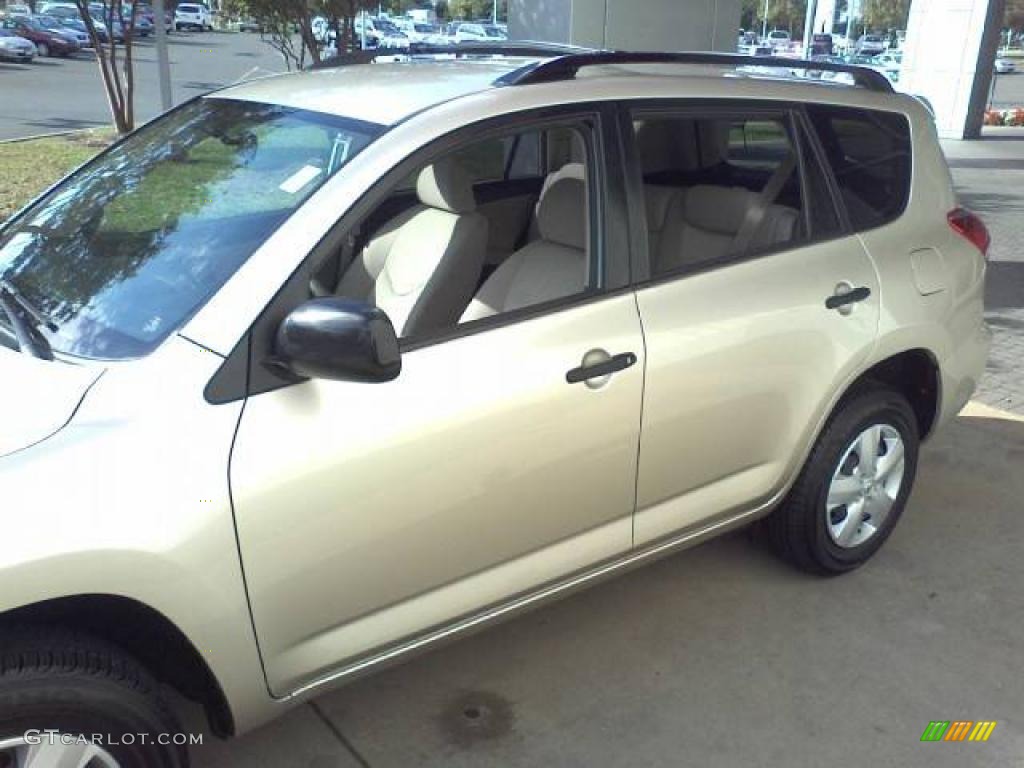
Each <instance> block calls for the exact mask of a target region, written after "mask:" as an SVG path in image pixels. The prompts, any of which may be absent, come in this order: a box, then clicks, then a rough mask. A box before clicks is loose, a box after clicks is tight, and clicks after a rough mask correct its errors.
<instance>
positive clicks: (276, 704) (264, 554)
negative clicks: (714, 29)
mask: <svg viewBox="0 0 1024 768" xmlns="http://www.w3.org/2000/svg"><path fill="white" fill-rule="evenodd" d="M180 8H181V6H179V10H180ZM459 52H460V55H461V58H456V59H453V58H451V56H450V55H449V58H447V59H438V58H434V59H426V60H419V59H414V60H410V61H405V62H398V63H388V64H364V65H351V66H335V67H329V68H322V69H318V70H316V71H310V72H303V73H297V74H289V75H282V76H275V77H268V78H265V79H261V80H256V81H251V82H248V83H243V84H238V85H234V86H231V87H229V88H226V89H223V90H220V91H217V92H215V93H211V94H208V95H205V96H202V97H200V98H196V99H193V100H192V101H189V102H187V103H185V104H183V105H181V106H179V107H177V108H175V109H174V110H172V111H170V112H169V113H167V114H166V115H164V116H163V117H161V118H159V119H157V120H154V121H153V122H152V123H149V124H148V125H146V126H144V127H143V128H141V129H140V130H138V131H136V132H134V133H133V134H131V135H129V136H128V137H126V138H125V139H123V140H122V141H120V142H118V143H116V144H115V145H113V146H112V147H111V148H110V149H108V150H107V151H105V152H104V153H102V154H101V155H99V156H98V157H97V158H95V159H94V160H92V161H91V162H89V163H87V164H86V165H84V166H83V167H81V168H80V169H78V170H77V171H75V172H74V173H72V174H71V175H70V176H68V177H67V178H66V179H64V180H63V181H61V182H60V183H58V184H57V185H56V186H54V187H53V188H52V189H50V190H49V191H48V192H46V193H45V194H43V195H42V196H41V197H39V198H38V199H37V200H36V201H34V202H32V203H31V204H30V205H28V206H27V207H26V208H25V209H24V210H22V211H21V212H20V213H18V214H17V215H16V216H15V217H13V218H12V219H11V220H10V221H9V222H7V224H6V225H5V226H4V227H3V229H2V231H0V342H2V343H0V381H2V382H3V383H2V392H3V397H2V398H0V424H2V428H0V456H2V458H0V499H2V508H3V553H2V554H0V584H2V587H0V758H4V757H6V760H5V761H3V762H2V764H3V765H17V766H24V765H36V764H37V763H33V762H32V760H39V761H41V762H39V763H38V765H43V764H45V765H57V764H60V765H69V766H70V765H84V764H85V763H86V761H91V762H89V763H88V764H89V765H90V766H104V768H111V767H112V766H121V767H122V768H134V767H136V766H165V767H170V766H181V765H184V764H185V763H186V761H187V759H188V756H187V754H186V752H185V750H184V747H182V746H180V745H178V744H177V742H176V741H175V740H174V739H169V738H166V737H164V738H160V735H161V734H176V733H178V732H180V731H181V726H180V725H179V724H178V722H177V720H176V716H175V715H174V714H173V713H172V711H171V709H170V708H169V707H168V706H167V704H166V702H165V701H164V700H163V699H162V694H161V692H160V691H161V688H160V687H159V686H158V684H157V683H158V682H161V683H165V684H167V685H169V686H173V687H175V688H177V689H178V690H179V691H180V692H181V693H182V694H184V695H185V696H186V697H188V698H191V699H194V700H196V701H198V702H201V703H202V704H203V705H204V706H205V710H206V712H207V714H208V716H209V720H210V724H211V729H212V731H213V732H215V733H217V734H221V735H229V734H233V733H240V732H242V731H245V730H247V729H251V728H253V727H255V726H256V725H258V724H260V723H262V722H264V721H266V720H268V719H269V718H271V717H273V716H274V715H277V714H279V713H280V712H282V711H283V710H285V709H286V708H287V707H288V706H289V705H292V704H295V703H296V702H299V701H302V700H304V699H306V698H309V697H311V696H314V695H316V694H318V693H320V692H322V691H325V690H327V689H328V688H329V687H330V686H333V685H337V684H341V683H344V682H346V681H347V680H350V679H352V678H353V677H354V676H356V675H359V674H362V673H364V672H369V671H371V670H374V669H377V668H379V667H381V666H382V665H384V664H387V663H390V662H393V661H396V660H399V659H402V658H405V657H407V656H409V655H410V654H411V653H413V652H415V651H417V650H420V649H423V648H427V647H429V646H431V645H432V644H434V643H436V642H437V641H440V640H442V639H446V638H450V637H455V636H457V635H459V634H461V633H464V632H467V631H470V630H472V629H474V628H477V627H480V626H482V625H484V624H486V623H488V622H491V621H493V620H496V619H500V618H502V617H505V616H508V615H510V614H512V613H514V612H516V611H518V610H521V609H524V608H527V607H530V606H532V605H535V604H537V603H539V602H540V601H542V600H544V599H547V598H551V597H554V596H557V595H559V594H562V593H564V592H566V591H567V590H569V589H572V588H576V587H579V586H581V585H584V584H587V583H590V582H593V581H594V580H597V579H599V578H601V577H604V576H607V575H609V574H612V573H615V572H619V571H622V570H624V569H626V568H629V567H632V566H636V565H639V564H641V563H645V562H648V561H650V560H652V559H653V558H656V557H659V556H662V555H666V554H668V553H670V552H673V551H676V550H678V549H680V548H683V547H686V546H689V545H692V544H695V543H697V542H699V541H701V540H704V539H707V538H708V537H710V536H714V535H717V534H720V533H722V532H724V531H727V530H730V529H733V528H736V527H738V526H745V525H748V524H751V523H754V522H755V521H757V522H758V525H759V526H760V528H761V529H762V530H763V531H764V534H765V535H764V538H765V539H766V540H767V541H769V542H771V544H772V545H774V547H775V548H776V549H777V550H778V551H779V552H780V553H781V554H782V555H783V556H784V557H785V558H787V559H788V560H790V561H792V562H793V563H795V564H796V565H797V566H799V567H800V568H803V569H805V570H808V571H812V572H817V573H823V574H830V573H839V572H843V571H849V570H851V569H853V568H856V567H857V566H859V565H861V564H863V563H864V562H865V561H866V560H868V558H870V557H871V556H872V555H874V554H875V553H876V552H877V551H878V549H879V548H880V547H881V546H882V544H883V542H884V541H885V540H886V538H887V537H888V536H889V534H890V533H891V531H892V530H893V526H895V525H896V523H897V521H898V519H899V517H900V514H901V513H902V512H903V510H904V507H905V506H906V503H907V497H908V495H909V494H910V491H911V486H912V484H913V481H914V475H915V469H916V466H917V460H918V446H919V443H920V441H921V440H924V439H926V438H927V437H929V436H930V435H932V434H934V433H935V431H936V430H937V429H939V428H940V427H941V426H942V425H943V424H945V423H947V422H948V421H949V420H950V419H952V418H953V417H954V416H955V415H956V413H957V412H958V411H959V410H960V409H961V407H962V406H963V405H964V404H965V403H966V402H967V400H968V398H969V397H970V395H971V393H972V391H973V390H974V388H975V385H976V383H977V380H978V377H979V375H980V374H981V372H982V370H983V367H984V360H985V357H986V353H987V349H988V342H989V335H988V332H987V330H986V327H985V325H984V323H983V321H982V286H983V280H984V276H985V266H986V258H985V252H986V248H987V246H988V235H987V233H986V230H985V227H984V225H983V224H982V223H981V221H980V220H979V219H978V218H976V217H975V216H974V215H973V214H971V213H970V212H968V211H966V210H964V209H963V208H961V207H960V206H959V205H958V203H957V199H956V196H955V195H954V192H953V188H952V185H951V182H950V174H949V171H948V169H947V166H946V163H945V161H944V159H943V155H942V152H941V150H940V147H939V143H938V141H937V139H936V131H935V126H934V124H933V120H932V116H931V114H930V113H929V112H928V110H927V109H926V108H925V107H924V106H923V105H922V104H921V103H920V102H919V101H917V100H915V99H914V98H912V97H910V96H906V95H898V94H895V93H893V92H892V88H891V86H890V85H889V83H888V81H886V80H885V78H884V77H883V76H882V75H881V74H879V73H877V72H875V71H873V70H870V69H860V68H856V67H844V66H842V65H838V64H831V63H827V62H815V63H801V62H799V61H795V60H786V61H781V60H773V59H771V58H761V59H758V60H757V61H756V62H755V61H752V60H750V59H746V58H744V57H738V56H715V55H710V54H626V53H618V52H609V51H589V50H579V49H560V48H552V49H533V48H529V47H525V46H519V47H516V46H515V45H508V46H506V47H504V48H499V49H498V50H497V52H498V53H503V54H504V55H484V54H488V53H490V54H493V53H495V51H493V50H491V49H489V48H484V49H481V50H474V49H472V48H465V47H463V48H460V49H459ZM467 52H468V54H469V55H467ZM802 67H808V68H811V67H813V68H816V69H822V68H824V69H838V70H840V71H842V72H844V73H846V74H848V75H850V80H851V84H843V83H840V82H837V81H831V82H830V81H825V80H822V79H820V78H813V77H803V76H801V74H800V73H801V72H803V70H802V69H801V68H802ZM794 72H796V74H794ZM920 514H927V510H920ZM709 610H714V607H713V606H712V607H709ZM653 616H656V612H653V613H652V617H653ZM652 620H656V619H653V618H652ZM29 729H37V731H38V730H39V729H48V730H50V731H52V732H55V733H59V734H65V735H68V736H69V738H67V739H56V740H52V739H51V740H50V741H49V742H47V743H45V744H43V745H42V746H41V745H39V744H37V743H34V741H30V740H28V739H26V737H25V733H26V732H27V731H28V730H29ZM96 733H106V734H122V733H133V734H149V735H150V737H151V738H149V740H148V743H145V740H143V739H138V738H136V739H135V740H134V742H133V743H127V744H126V743H123V742H116V741H111V742H103V743H102V744H95V743H90V744H89V745H88V746H83V745H82V744H83V742H82V741H81V740H78V739H77V736H78V735H81V734H96ZM62 750H63V751H62ZM74 750H81V751H80V752H74ZM76 761H77V762H76Z"/></svg>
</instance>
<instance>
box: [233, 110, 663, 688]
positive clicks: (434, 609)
mask: <svg viewBox="0 0 1024 768" xmlns="http://www.w3.org/2000/svg"><path fill="white" fill-rule="evenodd" d="M585 128H586V126H585V125H583V126H576V127H575V128H574V130H580V131H582V130H584V129H585ZM588 146H590V147H591V149H592V150H593V147H594V143H593V141H590V142H588ZM595 157H596V153H595V152H592V154H591V161H592V162H595V160H594V158H595ZM586 176H587V179H588V182H587V187H586V188H587V189H588V190H589V193H588V199H590V200H591V201H592V202H595V203H598V202H599V201H600V200H603V199H606V198H605V197H604V196H596V195H595V185H594V183H593V179H594V178H595V174H593V173H592V172H591V170H590V169H588V171H587V174H586ZM597 178H601V176H600V175H597ZM572 183H573V182H571V181H570V182H566V183H563V185H562V192H561V193H559V195H560V197H559V200H558V201H555V203H553V204H557V205H558V206H561V207H560V208H559V210H557V211H554V212H548V213H547V214H546V215H545V216H542V219H543V221H544V222H548V223H549V228H550V230H551V232H549V233H547V234H545V232H544V227H541V232H540V234H539V240H537V241H535V242H532V243H530V244H529V245H528V246H527V247H526V248H527V249H529V250H528V251H526V252H525V253H524V254H520V256H519V257H517V256H515V255H514V256H513V257H511V258H514V259H517V261H516V262H515V263H514V265H513V267H514V268H502V267H499V268H498V271H497V272H495V274H494V275H493V276H492V277H491V278H487V280H486V281H485V282H484V290H485V293H487V289H488V286H489V285H491V286H492V287H493V286H494V285H498V289H500V290H498V289H494V290H491V291H490V293H488V294H487V295H488V296H490V297H491V298H493V297H494V296H499V295H500V296H504V298H502V299H501V300H500V301H492V302H491V304H492V305H493V308H494V309H495V312H496V314H495V315H493V316H491V317H489V318H486V319H482V320H476V321H474V322H472V324H470V325H466V326H465V330H462V327H461V326H460V327H459V329H456V331H457V332H455V333H450V332H449V333H446V334H441V335H440V336H439V337H437V338H435V339H434V340H429V341H428V342H427V343H424V342H422V341H419V342H416V343H414V344H411V345H410V344H408V343H405V344H404V348H405V351H404V352H403V361H402V365H403V367H402V372H401V374H400V376H399V377H398V378H397V379H395V380H394V381H391V382H389V383H385V384H356V383H346V382H339V381H328V380H309V381H304V382H301V383H297V384H293V385H291V386H286V387H283V388H280V389H276V390H274V391H270V392H264V393H262V394H256V395H252V396H250V397H249V399H248V400H247V402H246V405H245V409H244V413H243V416H242V419H241V423H240V426H239V430H238V435H237V439H236V442H235V446H234V451H233V454H232V460H231V488H232V496H233V501H234V506H235V513H236V520H237V528H238V535H239V541H240V546H241V554H242V561H243V566H244V570H245V576H246V583H247V586H248V590H249V595H250V600H251V605H252V612H253V617H254V622H255V626H256V630H257V634H258V637H259V642H260V649H261V652H262V654H263V659H264V664H265V667H266V671H267V675H268V681H269V684H270V688H271V690H272V691H273V693H274V694H275V695H284V694H287V693H289V692H291V691H294V690H296V689H297V688H300V687H302V686H305V685H309V684H311V683H313V682H315V681H316V680H317V679H319V678H322V677H324V676H326V675H331V674H336V673H337V672H338V671H339V670H340V669H342V668H343V667H344V666H345V665H348V664H354V663H359V662H361V661H363V660H366V659H367V658H368V657H373V656H374V654H376V653H378V652H379V651H381V649H387V648H394V647H395V646H396V645H397V646H401V645H403V644H405V643H411V642H415V640H416V638H417V637H422V636H423V635H424V633H425V632H427V631H429V630H431V629H436V628H439V627H441V626H443V625H445V624H447V623H450V622H452V621H454V620H456V619H459V618H465V617H467V616H469V615H472V614H474V613H476V612H479V611H481V610H484V609H486V608H487V607H489V606H493V605H495V604H496V603H500V602H502V601H503V600H507V599H509V598H511V597H513V596H515V595H517V594H520V593H522V592H524V591H528V590H530V589H532V588H535V587H537V586H539V585H542V584H544V583H545V582H550V581H552V580H555V579H558V578H559V577H562V576H566V575H568V574H570V573H572V572H574V571H577V570H580V569H582V568H585V567H586V566H588V565H591V564H593V563H594V562H595V561H599V560H602V559H606V558H609V557H612V556H615V555H617V554H620V553H623V552H625V551H627V550H628V549H629V547H630V546H631V543H632V514H633V511H634V502H635V491H636V485H635V483H636V460H637V450H638V442H639V431H640V409H641V396H642V383H643V363H644V361H643V352H644V347H643V339H642V335H641V328H640V321H639V316H638V313H637V308H636V302H635V300H634V297H633V295H632V294H631V293H629V292H621V291H619V292H608V291H606V290H605V288H603V287H602V286H601V285H600V282H601V278H600V277H599V275H600V274H602V273H604V272H603V270H600V269H592V268H590V266H589V265H593V264H594V263H595V254H597V253H599V252H602V251H603V256H602V258H600V259H598V260H597V261H598V263H604V264H605V265H607V263H608V261H609V260H611V259H616V258H626V254H625V253H609V252H608V248H607V246H606V245H601V243H602V240H604V242H605V243H607V242H609V241H608V240H607V239H605V238H598V237H595V236H593V235H594V232H593V231H592V228H593V226H594V224H593V223H594V222H603V221H604V220H605V217H604V216H602V215H601V209H600V206H599V205H596V206H595V207H593V208H590V209H589V210H590V211H591V212H592V214H593V213H594V212H597V213H598V215H592V214H591V215H587V214H586V213H585V212H584V211H583V210H575V209H572V207H571V206H572V204H574V203H573V201H574V199H575V198H573V197H572V195H571V194H569V195H566V194H563V193H564V192H565V186H566V184H569V185H571V184H572ZM579 183H580V184H581V185H582V184H583V182H582V181H581V182H579ZM570 191H571V190H570ZM553 196H554V195H553ZM595 196H596V197H597V198H598V199H597V200H595ZM578 202H579V204H580V205H583V204H584V196H583V194H582V193H581V195H580V197H579V198H578ZM538 205H539V206H540V207H541V208H543V207H544V206H545V205H546V203H545V199H544V197H543V196H542V197H541V200H540V202H539V203H538ZM473 214H474V212H471V211H460V214H459V215H473ZM567 221H568V222H571V221H577V222H579V226H580V231H581V232H584V228H585V227H591V231H589V232H585V233H584V234H583V235H579V236H577V235H576V234H574V233H573V232H572V231H570V230H571V226H572V225H571V223H569V224H567V223H566V222H567ZM545 237H549V238H550V242H548V241H545V240H544V238H545ZM577 238H578V240H579V241H580V243H582V242H583V241H586V243H588V245H586V246H583V245H580V244H577V243H576V240H577ZM424 247H426V246H424ZM574 248H575V249H576V250H577V251H578V257H577V255H574V251H573V249H574ZM584 248H586V249H587V250H586V252H585V250H584ZM452 250H453V251H454V250H455V248H454V247H453V248H452ZM557 264H578V265H579V270H580V274H579V275H577V276H575V277H574V276H573V275H571V274H570V275H566V274H565V273H564V272H558V271H556V272H553V273H552V274H551V275H550V279H547V278H545V275H546V270H547V269H548V268H549V267H554V266H557ZM531 270H533V272H531ZM537 270H539V271H537ZM528 273H530V274H532V277H529V278H528V279H527V277H526V276H527V274H528ZM592 276H593V277H592ZM566 278H568V282H567V284H570V285H576V286H577V287H576V288H573V289H571V290H574V291H579V290H580V289H581V288H582V291H580V292H579V293H576V294H572V293H570V295H565V296H557V297H555V298H552V291H553V290H554V288H553V286H556V285H557V284H559V282H560V281H565V280H566ZM517 280H521V284H520V283H516V282H515V281H517ZM510 281H511V286H512V287H511V288H510V287H509V285H510ZM577 281H578V283H577ZM531 291H533V292H539V293H538V295H543V296H544V297H545V300H544V301H543V302H542V303H541V304H538V305H536V306H530V307H522V306H518V305H517V306H516V307H512V306H511V304H509V305H508V306H502V305H501V302H519V303H520V304H521V303H522V301H523V299H522V298H521V297H523V296H526V295H527V294H529V293H530V292H531ZM440 293H442V294H443V293H444V292H443V291H442V292H440ZM516 297H520V298H516ZM489 300H490V299H489ZM505 310H510V311H508V312H505ZM610 356H619V357H618V358H617V359H619V360H626V361H627V362H628V363H629V364H628V365H622V366H618V367H617V369H616V370H615V372H613V373H610V374H607V375H602V376H600V377H591V378H585V377H584V378H580V377H577V376H574V375H570V372H571V371H573V370H574V369H578V368H580V367H581V366H587V365H593V364H594V363H595V362H596V363H600V362H601V361H603V360H605V359H606V358H608V357H610ZM599 370H600V369H599Z"/></svg>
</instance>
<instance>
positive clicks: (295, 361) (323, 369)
mask: <svg viewBox="0 0 1024 768" xmlns="http://www.w3.org/2000/svg"><path fill="white" fill-rule="evenodd" d="M274 358H275V360H274V363H275V365H277V366H280V367H283V368H285V369H287V370H288V371H289V372H290V373H293V374H295V375H297V376H301V377H303V378H312V379H334V380H337V381H358V382H369V383H377V382H383V381H391V380H392V379H394V378H395V377H396V376H398V374H399V373H400V372H401V370H402V357H401V353H400V352H399V349H398V335H397V334H396V333H395V329H394V326H392V325H391V320H390V318H388V316H387V315H386V314H384V312H383V311H381V310H380V309H378V308H377V307H374V306H372V305H370V304H367V303H366V302H363V301H356V300H354V299H343V298H340V297H337V296H326V297H322V298H317V299H310V300H309V301H307V302H305V303H304V304H301V305H299V306H298V307H296V308H295V309H294V310H292V311H291V313H290V314H289V315H288V316H287V317H285V319H284V320H283V321H282V322H281V325H279V326H278V328H277V335H276V337H275V339H274Z"/></svg>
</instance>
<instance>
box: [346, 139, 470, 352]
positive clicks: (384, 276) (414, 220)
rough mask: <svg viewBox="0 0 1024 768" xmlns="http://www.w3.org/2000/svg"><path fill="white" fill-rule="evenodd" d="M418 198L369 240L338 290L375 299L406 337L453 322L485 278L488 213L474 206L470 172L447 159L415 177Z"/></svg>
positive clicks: (374, 302) (449, 324)
mask: <svg viewBox="0 0 1024 768" xmlns="http://www.w3.org/2000/svg"><path fill="white" fill-rule="evenodd" d="M416 195H417V197H418V198H419V202H420V205H419V206H417V207H416V208H413V209H411V210H410V211H407V212H405V213H403V214H401V215H400V216H397V217H395V218H394V219H392V220H391V221H390V222H388V224H387V225H385V226H384V227H383V228H382V229H381V230H380V231H379V232H378V233H376V234H375V236H374V237H373V238H372V239H371V240H370V241H369V242H368V243H367V244H366V246H365V247H364V248H363V250H362V251H361V252H360V253H359V255H358V256H357V257H356V259H355V260H354V261H353V263H352V265H351V266H350V267H349V268H348V269H347V270H346V271H345V274H344V275H343V276H342V278H341V280H340V281H339V283H338V287H337V290H336V291H335V293H337V294H338V295H342V296H352V297H355V298H360V299H364V300H366V301H368V302H371V303H373V304H376V305H377V306H378V307H380V308H381V309H382V310H384V311H385V312H386V313H387V315H388V317H389V318H390V319H391V322H392V324H393V325H394V326H395V330H396V331H398V333H399V334H400V335H401V336H411V335H414V334H420V333H423V332H425V331H430V330H436V329H439V328H445V327H447V326H451V325H454V324H455V323H456V322H457V321H458V319H459V314H460V313H461V312H462V310H463V308H464V307H465V306H466V304H467V302H469V300H470V299H471V298H472V296H473V291H474V290H475V288H476V286H477V284H478V283H479V281H480V273H481V270H482V269H483V262H484V256H485V255H486V252H487V219H485V218H484V217H483V216H482V215H480V214H479V213H478V212H477V211H476V200H475V198H474V196H473V184H472V180H471V177H470V175H469V174H468V173H467V172H466V170H465V169H464V168H463V167H462V166H461V165H459V164H458V162H457V161H455V160H453V159H451V158H446V159H443V160H439V161H438V162H436V163H434V164H433V165H430V166H427V167H426V168H424V169H423V170H422V171H421V172H420V174H419V176H418V177H417V180H416Z"/></svg>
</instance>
